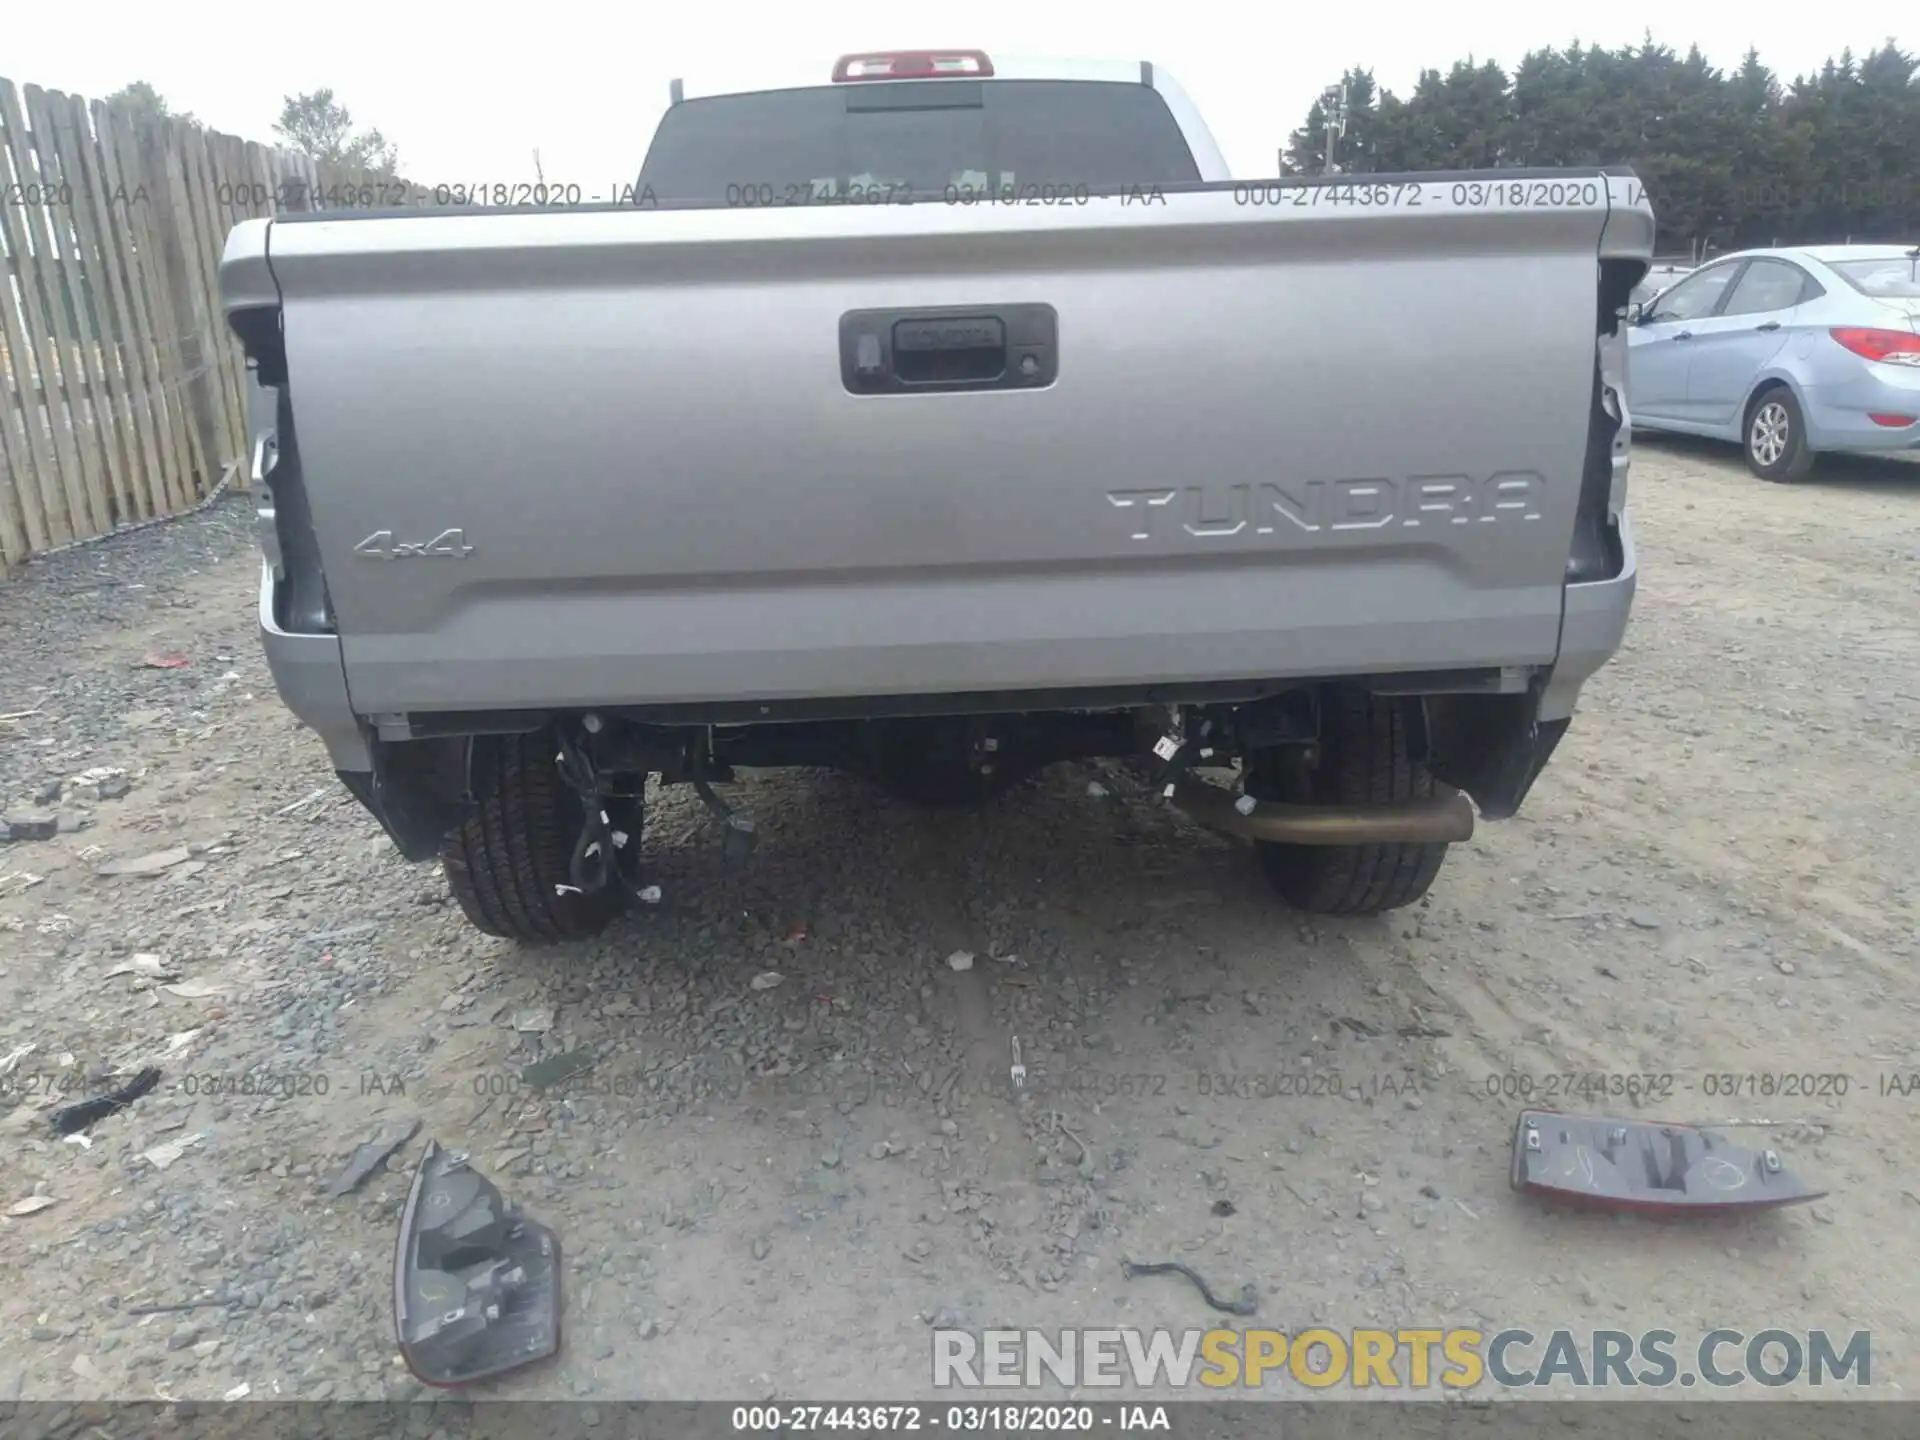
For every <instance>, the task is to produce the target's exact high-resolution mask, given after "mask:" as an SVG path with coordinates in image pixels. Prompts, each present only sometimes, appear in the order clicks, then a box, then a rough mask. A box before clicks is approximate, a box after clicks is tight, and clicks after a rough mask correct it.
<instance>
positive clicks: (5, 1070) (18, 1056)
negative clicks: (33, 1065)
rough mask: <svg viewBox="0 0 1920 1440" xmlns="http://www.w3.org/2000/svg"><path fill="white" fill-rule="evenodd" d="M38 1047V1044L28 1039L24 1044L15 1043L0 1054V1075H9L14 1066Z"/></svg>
mask: <svg viewBox="0 0 1920 1440" xmlns="http://www.w3.org/2000/svg"><path fill="white" fill-rule="evenodd" d="M39 1048H40V1047H39V1045H37V1044H36V1043H35V1042H33V1041H31V1040H29V1041H28V1042H27V1043H26V1044H24V1045H16V1046H14V1047H13V1049H11V1050H9V1051H8V1052H7V1053H6V1054H4V1055H0V1075H11V1074H12V1073H13V1067H14V1066H16V1065H18V1064H19V1063H20V1062H21V1061H22V1060H24V1059H26V1058H27V1057H28V1056H29V1055H31V1054H33V1052H34V1051H35V1050H38V1049H39Z"/></svg>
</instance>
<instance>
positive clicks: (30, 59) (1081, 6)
mask: <svg viewBox="0 0 1920 1440" xmlns="http://www.w3.org/2000/svg"><path fill="white" fill-rule="evenodd" d="M9 11H10V13H9V14H8V15H7V17H6V19H5V20H4V21H0V75H4V76H5V77H6V78H8V79H10V80H13V81H14V82H16V83H17V84H27V83H32V84H36V85H40V86H42V87H44V88H47V89H50V90H64V91H67V92H68V93H73V94H80V95H85V96H87V97H89V98H99V97H101V96H103V95H106V94H108V93H110V92H112V91H113V90H116V89H118V88H119V87H120V86H122V85H124V84H126V83H128V82H129V81H132V80H136V79H142V80H146V81H149V82H150V83H151V84H153V85H154V87H155V88H156V89H158V90H159V91H160V93H161V94H162V95H164V96H166V98H167V100H168V102H169V103H170V104H171V105H172V106H173V107H174V108H175V109H179V110H191V111H192V112H194V113H195V114H196V115H197V116H199V118H200V119H202V120H203V121H205V122H207V123H208V124H210V125H212V126H213V127H214V128H215V129H218V130H223V131H226V132H227V133H229V134H233V135H239V136H241V137H243V138H245V139H249V140H259V141H267V142H270V141H271V140H272V139H273V133H272V126H273V122H274V120H275V119H276V118H277V117H278V115H279V111H280V102H281V98H282V97H283V96H285V95H288V94H291V93H294V92H298V91H308V90H314V89H318V88H320V87H322V86H331V87H332V88H333V90H334V91H335V94H336V97H337V98H338V99H339V100H340V102H341V103H343V104H345V105H346V106H347V107H348V109H349V110H350V111H351V112H352V114H353V116H354V119H355V120H356V122H358V123H360V124H362V125H376V126H378V127H379V128H380V129H381V130H382V131H383V132H384V133H385V135H386V138H387V139H388V140H390V141H392V142H394V143H395V144H396V145H398V147H399V150H400V173H401V174H402V175H403V176H404V177H405V178H406V179H408V180H411V181H414V182H416V183H419V184H425V185H434V184H443V183H444V184H468V185H474V184H489V185H490V184H494V183H497V182H521V181H530V180H532V179H533V178H534V158H533V157H534V151H535V150H536V149H537V150H538V151H539V152H540V164H541V170H542V172H543V173H544V175H545V177H546V180H547V181H548V183H549V184H554V183H562V182H564V183H569V184H580V185H582V186H583V187H585V188H586V189H588V190H589V191H590V192H591V191H601V192H605V191H608V190H609V189H610V188H611V187H614V186H617V185H619V184H623V183H626V182H628V181H630V180H631V178H632V176H633V175H634V173H635V172H636V171H637V170H638V169H639V165H640V161H641V159H642V157H643V156H644V155H645V153H646V146H647V141H648V139H649V138H650V137H651V135H652V133H653V127H654V125H655V123H656V122H657V121H658V119H659V116H660V112H661V111H662V110H663V109H664V108H665V106H666V103H667V94H668V85H669V83H670V82H671V81H672V79H673V78H674V77H675V76H684V77H685V78H686V80H687V83H688V87H689V89H690V90H698V89H713V88H726V87H727V86H729V85H731V84H734V83H738V82H739V81H740V80H741V79H743V78H746V77H753V76H756V75H760V74H763V73H766V72H768V71H769V70H786V69H792V68H796V67H797V69H798V71H799V73H800V77H801V78H804V77H805V75H806V74H807V73H810V70H811V69H812V68H817V69H818V72H819V77H820V79H821V81H822V82H824V81H825V80H826V79H827V78H828V75H829V72H830V71H831V69H832V65H833V61H834V59H835V58H836V57H837V56H839V55H841V54H844V53H846V52H849V51H862V50H885V49H909V48H914V47H924V46H926V45H928V44H929V43H931V44H934V45H942V46H945V45H951V46H957V47H963V48H969V49H980V50H984V51H986V52H987V54H988V55H989V56H991V55H993V54H994V53H995V52H996V51H999V52H1001V53H1003V54H1014V53H1017V54H1022V55H1036V56H1057V55H1067V56H1089V57H1095V56H1097V57H1102V58H1118V59H1124V60H1151V61H1152V62H1153V63H1154V64H1155V65H1156V66H1160V67H1163V68H1165V69H1166V70H1167V71H1168V72H1169V73H1171V74H1172V75H1173V76H1174V77H1175V78H1177V79H1178V80H1179V81H1180V83H1181V84H1182V85H1183V86H1184V87H1185V88H1186V90H1187V92H1188V93H1189V94H1190V95H1191V96H1192V97H1193V99H1194V101H1195V102H1196V103H1197V104H1198V106H1199V108H1200V111H1201V114H1202V115H1203V116H1204V117H1205V118H1206V120H1207V123H1208V125H1209V127H1210V128H1211V129H1212V130H1213V132H1214V136H1215V138H1216V139H1217V140H1218V141H1219V142H1220V146H1221V148H1222V150H1224V151H1225V153H1226V157H1227V162H1228V164H1229V166H1230V167H1231V168H1232V169H1233V171H1234V173H1235V174H1236V175H1240V176H1245V177H1248V178H1257V177H1260V176H1265V175H1271V174H1273V173H1274V172H1275V169H1276V166H1277V160H1276V153H1277V151H1278V149H1279V147H1280V146H1282V145H1283V144H1284V143H1285V141H1286V137H1287V135H1288V133H1289V132H1290V131H1291V130H1293V129H1294V128H1295V127H1296V126H1298V125H1299V124H1300V123H1301V121H1302V119H1303V118H1304V117H1305V115H1306V112H1307V109H1308V107H1309V106H1310V105H1311V104H1312V103H1313V101H1314V99H1315V97H1316V96H1317V95H1318V94H1319V93H1320V92H1321V91H1322V90H1323V89H1324V88H1325V87H1326V86H1327V85H1328V84H1330V83H1332V82H1333V81H1335V80H1337V79H1338V78H1339V76H1340V72H1341V71H1342V70H1343V69H1345V68H1346V67H1348V66H1351V65H1358V66H1363V67H1370V68H1371V69H1372V70H1373V72H1374V78H1375V80H1376V81H1377V82H1378V83H1380V84H1381V85H1383V86H1385V87H1386V88H1388V89H1391V90H1395V91H1398V92H1400V93H1402V94H1404V93H1406V92H1407V91H1408V90H1409V89H1410V88H1411V87H1412V84H1413V82H1414V80H1415V79H1416V78H1417V76H1418V75H1419V73H1420V71H1421V69H1423V68H1425V67H1429V66H1431V67H1435V68H1438V69H1442V70H1444V69H1446V68H1448V67H1449V66H1451V65H1452V64H1453V62H1454V61H1456V60H1459V59H1464V58H1467V57H1469V56H1471V57H1472V58H1474V59H1475V60H1488V59H1491V60H1497V61H1499V62H1500V63H1502V64H1503V65H1506V66H1507V67H1509V68H1511V67H1512V65H1513V64H1514V63H1515V62H1516V61H1518V60H1519V59H1520V57H1521V56H1522V55H1524V54H1525V53H1526V52H1527V51H1529V50H1533V49H1538V48H1540V47H1542V46H1549V45H1550V46H1555V47H1559V46H1564V45H1567V44H1569V43H1571V42H1572V41H1574V40H1576V39H1577V40H1579V41H1581V42H1582V43H1585V44H1589V45H1593V44H1599V45H1607V46H1617V45H1622V44H1628V43H1634V42H1637V41H1638V40H1639V39H1640V38H1641V36H1642V34H1643V33H1644V32H1646V31H1651V32H1652V34H1653V37H1654V39H1655V40H1656V41H1658V42H1660V43H1663V44H1666V45H1670V46H1672V47H1673V48H1674V49H1676V50H1678V51H1681V52H1683V53H1684V51H1685V50H1686V48H1687V47H1688V46H1689V45H1690V44H1693V43H1696V42H1697V43H1698V44H1699V45H1700V47H1701V49H1702V50H1703V51H1704V52H1705V53H1706V55H1707V58H1708V59H1709V61H1711V62H1712V63H1714V64H1716V65H1720V66H1723V67H1727V68H1731V67H1732V66H1734V65H1736V64H1738V63H1739V60H1740V57H1741V55H1742V54H1743V53H1744V52H1745V50H1746V48H1747V46H1748V44H1749V43H1751V44H1753V45H1755V46H1757V47H1758V49H1759V51H1760V56H1761V58H1762V59H1763V60H1764V61H1766V62H1767V63H1768V64H1769V65H1771V66H1772V67H1773V68H1774V70H1775V71H1776V72H1777V73H1780V74H1782V75H1783V76H1788V77H1790V76H1792V75H1794V74H1796V73H1800V72H1805V71H1810V70H1814V69H1817V68H1818V67H1819V65H1820V64H1821V62H1823V61H1824V60H1826V59H1827V58H1828V57H1829V56H1834V55H1838V54H1839V52H1840V51H1841V50H1842V49H1843V48H1845V47H1847V46H1851V47H1852V48H1853V49H1854V51H1855V52H1856V53H1862V52H1865V51H1869V50H1872V49H1875V48H1877V47H1878V46H1880V45H1881V44H1882V43H1884V42H1885V41H1887V40H1889V39H1892V40H1895V41H1897V42H1899V43H1901V44H1902V45H1903V48H1907V49H1914V48H1920V9H1915V8H1914V7H1912V6H1910V5H1905V4H1895V3H1890V0H1875V3H1873V4H1871V5H1868V4H1863V3H1860V0H1833V3H1825V4H1804V3H1802V4H1781V5H1777V6H1760V5H1739V6H1735V5H1733V4H1730V3H1727V0H1720V3H1717V4H1716V3H1707V0H1662V3H1658V4H1652V3H1648V0H1613V3H1610V4H1608V5H1604V6H1582V7H1578V8H1577V9H1576V8H1575V7H1568V8H1567V9H1566V10H1564V11H1562V10H1560V9H1558V7H1555V6H1552V5H1542V4H1540V3H1539V0H1454V3H1451V4H1439V5H1415V4H1411V3H1408V4H1405V5H1404V8H1403V7H1401V6H1395V7H1394V8H1392V9H1386V10H1381V9H1375V10H1371V11H1369V10H1367V9H1366V8H1364V7H1362V6H1356V5H1352V4H1347V5H1341V4H1330V5H1311V4H1309V5H1277V4H1273V3H1271V0H1268V3H1261V4H1254V3H1252V0H1236V3H1231V4H1229V3H1220V0H1181V3H1178V4H1160V5H1154V6H1150V7H1149V6H1141V7H1138V8H1128V7H1122V6H1116V5H1114V4H1111V3H1109V4H1090V3H1085V0H1046V3H1035V0H1020V3H1013V0H969V3H967V4H965V5H953V6H937V5H932V4H927V3H925V0H922V3H920V4H919V5H915V6H909V5H904V4H901V3H899V0H895V3H891V4H880V3H875V0H802V3H800V4H787V5H782V4H775V3H765V4H752V3H749V4H744V5H743V4H731V5H729V4H705V5H658V4H648V3H646V0H639V3H630V4H620V5H613V4H598V5H595V4H584V3H577V0H543V3H540V4H518V5H499V4H484V3H483V4H475V5H463V6H460V7H458V8H455V7H450V6H449V7H445V8H442V7H439V6H427V5H420V4H410V3H406V0H387V3H383V4H369V3H365V0H336V3H328V4H321V5H312V4H310V5H292V4H272V5H260V4H249V5H246V6H241V5H237V4H232V3H209V0H167V3H165V4H154V3H152V0H145V3H126V0H106V3H94V4H90V5H88V6H87V7H86V9H85V23H84V24H81V23H77V16H76V13H75V11H74V10H73V8H72V7H71V6H59V5H27V4H18V5H13V6H10V7H9ZM1903 31H1904V33H1903Z"/></svg>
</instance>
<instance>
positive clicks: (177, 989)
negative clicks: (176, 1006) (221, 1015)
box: [160, 980, 227, 1000]
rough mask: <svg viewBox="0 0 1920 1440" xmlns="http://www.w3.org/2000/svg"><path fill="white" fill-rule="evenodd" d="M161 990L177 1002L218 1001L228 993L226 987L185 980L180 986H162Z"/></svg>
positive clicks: (206, 982) (207, 982)
mask: <svg viewBox="0 0 1920 1440" xmlns="http://www.w3.org/2000/svg"><path fill="white" fill-rule="evenodd" d="M160 988H161V989H162V990H164V991H166V992H167V994H169V995H171V996H173V997H174V998H175V999H177V1000H218V999H220V998H221V997H222V996H224V995H225V994H226V993H227V987H226V986H224V985H215V984H212V983H211V982H209V981H206V980H183V981H181V982H180V983H179V984H178V985H162V986H161V987H160Z"/></svg>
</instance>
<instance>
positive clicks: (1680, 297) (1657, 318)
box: [1647, 264, 1740, 324]
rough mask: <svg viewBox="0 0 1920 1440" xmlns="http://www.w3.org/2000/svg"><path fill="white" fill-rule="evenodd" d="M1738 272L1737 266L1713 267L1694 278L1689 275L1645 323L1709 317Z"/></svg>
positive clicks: (1666, 296) (1665, 297)
mask: <svg viewBox="0 0 1920 1440" xmlns="http://www.w3.org/2000/svg"><path fill="white" fill-rule="evenodd" d="M1739 268H1740V267H1739V265H1737V264H1730V265H1716V266H1714V267H1713V268H1712V269H1711V270H1702V271H1701V272H1700V273H1699V274H1698V275H1689V276H1688V277H1687V278H1686V279H1685V280H1682V281H1681V282H1680V283H1679V284H1678V285H1676V286H1674V287H1673V289H1671V290H1669V291H1668V292H1667V293H1666V294H1665V295H1662V296H1661V297H1660V300H1659V302H1658V303H1657V304H1656V305H1655V306H1654V309H1653V314H1651V315H1649V316H1648V317H1647V318H1648V320H1649V321H1651V322H1653V323H1656V324H1657V323H1659V322H1661V321H1663V320H1698V319H1699V318H1700V317H1701V316H1703V315H1707V314H1711V313H1712V311H1713V307H1714V306H1716V305H1718V304H1719V303H1720V296H1721V295H1722V294H1723V293H1724V292H1725V291H1726V288H1727V283H1728V282H1729V281H1730V280H1732V279H1733V275H1734V272H1735V271H1736V270H1738V269H1739Z"/></svg>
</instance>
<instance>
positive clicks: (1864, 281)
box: [1829, 249, 1920, 300]
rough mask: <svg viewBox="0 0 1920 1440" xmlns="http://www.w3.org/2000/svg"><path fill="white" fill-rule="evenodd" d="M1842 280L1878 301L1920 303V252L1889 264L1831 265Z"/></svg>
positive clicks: (1852, 262) (1841, 262)
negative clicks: (1917, 301) (1918, 301)
mask: <svg viewBox="0 0 1920 1440" xmlns="http://www.w3.org/2000/svg"><path fill="white" fill-rule="evenodd" d="M1829 265H1830V267H1831V268H1832V269H1833V270H1834V271H1836V272H1837V273H1838V274H1839V276H1840V278H1841V279H1842V280H1844V281H1846V282H1847V283H1848V284H1849V285H1851V286H1853V288H1854V289H1856V290H1858V291H1859V292H1860V293H1861V294H1862V295H1871V296H1872V297H1873V298H1874V299H1876V300H1920V249H1916V250H1915V251H1913V252H1912V253H1910V254H1907V255H1899V256H1895V257H1893V258H1892V259H1888V260H1836V261H1830V262H1829Z"/></svg>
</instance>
